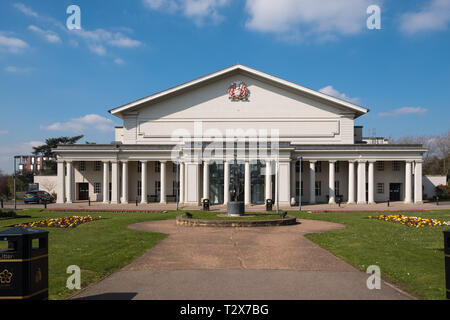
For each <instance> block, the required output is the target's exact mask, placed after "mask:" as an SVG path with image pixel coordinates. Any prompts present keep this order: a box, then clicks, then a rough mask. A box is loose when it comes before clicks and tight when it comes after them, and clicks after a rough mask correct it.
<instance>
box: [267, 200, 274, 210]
mask: <svg viewBox="0 0 450 320" xmlns="http://www.w3.org/2000/svg"><path fill="white" fill-rule="evenodd" d="M272 208H273V200H272V199H267V200H266V211H272Z"/></svg>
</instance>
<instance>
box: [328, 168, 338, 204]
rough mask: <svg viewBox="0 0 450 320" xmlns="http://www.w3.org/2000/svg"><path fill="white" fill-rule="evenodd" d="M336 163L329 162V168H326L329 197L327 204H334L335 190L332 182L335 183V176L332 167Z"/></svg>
mask: <svg viewBox="0 0 450 320" xmlns="http://www.w3.org/2000/svg"><path fill="white" fill-rule="evenodd" d="M335 163H336V161H333V160H331V161H330V162H329V168H328V171H329V172H328V196H329V201H328V203H329V204H335V203H336V199H335V190H334V181H335V179H334V178H335V174H334V165H335Z"/></svg>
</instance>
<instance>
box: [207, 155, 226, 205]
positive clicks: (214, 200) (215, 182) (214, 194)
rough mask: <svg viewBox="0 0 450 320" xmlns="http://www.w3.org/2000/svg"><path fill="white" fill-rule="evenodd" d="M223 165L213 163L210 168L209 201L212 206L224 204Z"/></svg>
mask: <svg viewBox="0 0 450 320" xmlns="http://www.w3.org/2000/svg"><path fill="white" fill-rule="evenodd" d="M223 176H224V170H223V164H218V163H215V162H214V163H212V164H211V165H210V166H209V198H210V199H209V201H210V203H211V204H223Z"/></svg>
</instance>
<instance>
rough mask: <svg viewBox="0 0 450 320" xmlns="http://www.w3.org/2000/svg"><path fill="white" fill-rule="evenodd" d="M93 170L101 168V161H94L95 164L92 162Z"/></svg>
mask: <svg viewBox="0 0 450 320" xmlns="http://www.w3.org/2000/svg"><path fill="white" fill-rule="evenodd" d="M94 170H95V171H100V170H102V163H101V161H95V164H94Z"/></svg>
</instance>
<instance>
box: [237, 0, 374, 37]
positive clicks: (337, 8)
mask: <svg viewBox="0 0 450 320" xmlns="http://www.w3.org/2000/svg"><path fill="white" fill-rule="evenodd" d="M374 2H377V1H374V0H345V1H336V0H321V1H317V0H278V1H272V0H246V6H245V9H246V11H247V12H248V14H249V15H250V18H249V19H248V21H247V23H246V26H247V28H249V29H251V30H255V31H260V32H268V33H273V34H279V35H283V36H286V35H287V36H288V37H289V38H290V39H292V38H294V39H300V38H305V37H314V38H315V39H316V40H318V41H327V40H330V39H336V37H337V36H338V35H351V34H357V33H359V32H361V31H362V30H364V28H365V26H366V19H367V14H366V10H367V7H368V6H369V5H372V4H375V3H374Z"/></svg>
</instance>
